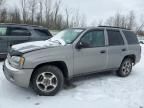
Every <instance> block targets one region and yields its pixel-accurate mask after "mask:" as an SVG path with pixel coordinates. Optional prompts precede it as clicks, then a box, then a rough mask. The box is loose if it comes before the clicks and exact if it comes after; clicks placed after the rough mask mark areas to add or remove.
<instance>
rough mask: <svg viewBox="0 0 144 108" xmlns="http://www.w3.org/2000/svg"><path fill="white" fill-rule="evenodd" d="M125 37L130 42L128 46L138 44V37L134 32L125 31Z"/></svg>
mask: <svg viewBox="0 0 144 108" xmlns="http://www.w3.org/2000/svg"><path fill="white" fill-rule="evenodd" d="M123 33H124V35H125V37H126V40H127V42H128V44H130V45H131V44H138V39H137V36H136V34H135V33H134V32H132V31H123Z"/></svg>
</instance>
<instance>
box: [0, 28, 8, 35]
mask: <svg viewBox="0 0 144 108" xmlns="http://www.w3.org/2000/svg"><path fill="white" fill-rule="evenodd" d="M6 33H7V27H0V36H6Z"/></svg>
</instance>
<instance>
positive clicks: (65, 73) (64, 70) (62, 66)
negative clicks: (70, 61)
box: [30, 61, 69, 83]
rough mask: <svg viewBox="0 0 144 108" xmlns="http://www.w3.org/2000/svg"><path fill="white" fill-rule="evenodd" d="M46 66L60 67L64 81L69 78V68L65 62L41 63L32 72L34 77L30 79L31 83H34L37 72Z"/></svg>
mask: <svg viewBox="0 0 144 108" xmlns="http://www.w3.org/2000/svg"><path fill="white" fill-rule="evenodd" d="M45 65H53V66H56V67H58V68H59V69H60V70H61V71H62V74H63V76H64V79H65V80H66V79H68V78H69V74H68V67H67V65H66V63H65V62H64V61H53V62H46V63H41V64H39V65H37V66H36V67H35V68H34V70H33V72H32V75H31V78H30V83H31V81H32V78H33V75H34V74H35V72H36V70H37V69H39V68H41V67H42V66H45Z"/></svg>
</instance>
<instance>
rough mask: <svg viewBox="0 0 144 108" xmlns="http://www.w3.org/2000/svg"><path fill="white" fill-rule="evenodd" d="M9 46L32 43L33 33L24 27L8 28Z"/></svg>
mask: <svg viewBox="0 0 144 108" xmlns="http://www.w3.org/2000/svg"><path fill="white" fill-rule="evenodd" d="M7 35H8V46H12V45H15V44H19V43H24V42H28V41H30V37H31V33H30V31H29V30H28V29H26V28H23V27H8V33H7Z"/></svg>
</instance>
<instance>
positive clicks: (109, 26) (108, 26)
mask: <svg viewBox="0 0 144 108" xmlns="http://www.w3.org/2000/svg"><path fill="white" fill-rule="evenodd" d="M98 27H106V28H116V29H126V30H130V29H127V28H123V27H115V26H98Z"/></svg>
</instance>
